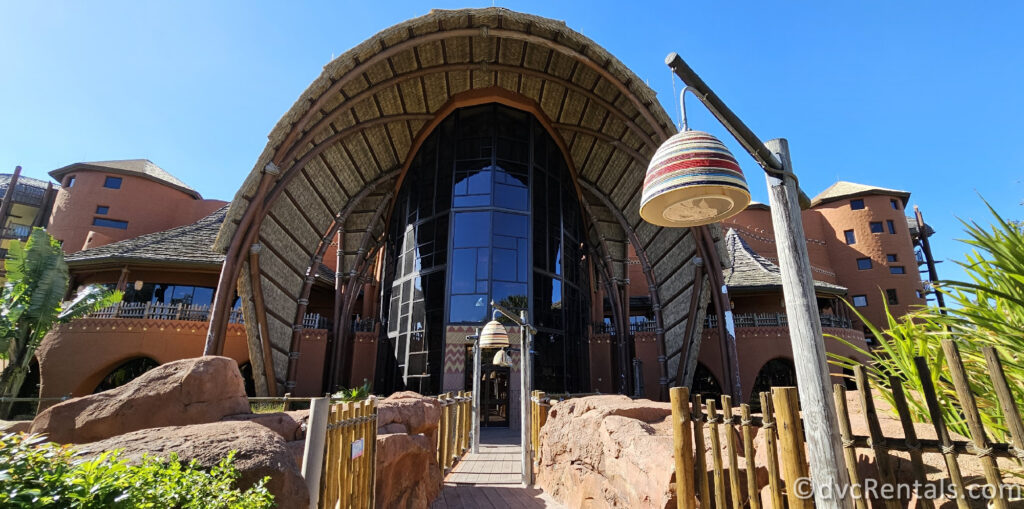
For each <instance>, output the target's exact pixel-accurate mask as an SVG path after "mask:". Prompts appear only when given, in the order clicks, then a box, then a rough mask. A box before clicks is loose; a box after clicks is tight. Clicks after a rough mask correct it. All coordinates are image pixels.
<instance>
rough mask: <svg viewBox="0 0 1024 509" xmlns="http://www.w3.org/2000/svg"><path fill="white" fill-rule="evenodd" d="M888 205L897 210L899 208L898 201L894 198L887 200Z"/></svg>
mask: <svg viewBox="0 0 1024 509" xmlns="http://www.w3.org/2000/svg"><path fill="white" fill-rule="evenodd" d="M889 205H890V206H892V209H893V210H899V209H900V202H898V201H896V200H889Z"/></svg>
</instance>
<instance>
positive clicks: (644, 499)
mask: <svg viewBox="0 0 1024 509" xmlns="http://www.w3.org/2000/svg"><path fill="white" fill-rule="evenodd" d="M671 414H672V410H671V407H670V406H669V404H668V403H656V402H653V401H648V400H631V399H630V398H628V397H626V396H590V397H585V398H575V399H569V400H566V401H562V402H557V403H554V404H553V405H552V407H551V410H550V412H549V414H548V419H547V422H546V423H545V424H544V427H543V428H541V430H540V435H539V438H538V440H539V442H540V452H539V458H538V461H539V463H540V468H539V472H538V475H537V483H538V485H539V486H540V487H541V488H542V489H543V490H544V491H545V492H547V493H548V494H550V495H551V496H552V497H554V498H555V499H557V500H558V501H560V502H562V503H563V504H565V505H566V506H568V507H592V508H601V507H637V508H666V507H674V505H675V496H674V495H675V494H674V493H673V482H674V463H673V456H672V426H671V421H670V419H669V416H670V415H671Z"/></svg>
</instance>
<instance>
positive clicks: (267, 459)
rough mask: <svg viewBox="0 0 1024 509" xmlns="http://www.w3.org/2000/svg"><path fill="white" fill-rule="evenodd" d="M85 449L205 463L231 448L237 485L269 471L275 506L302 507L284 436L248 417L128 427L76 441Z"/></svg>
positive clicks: (303, 492) (301, 485)
mask: <svg viewBox="0 0 1024 509" xmlns="http://www.w3.org/2000/svg"><path fill="white" fill-rule="evenodd" d="M77 449H78V450H79V451H80V452H81V453H83V454H85V455H87V456H91V455H95V454H99V453H101V452H103V451H111V450H114V449H121V450H122V452H121V455H120V458H121V459H126V460H128V461H130V462H139V461H140V460H141V459H142V456H143V455H144V454H149V455H151V456H159V457H166V456H167V455H169V454H170V453H172V452H174V453H177V454H178V457H179V458H180V459H181V460H182V461H183V462H188V461H191V460H193V459H194V460H196V461H198V462H199V465H201V466H202V467H204V468H210V467H213V466H214V465H216V464H217V463H218V462H220V461H221V460H222V459H223V458H225V457H227V455H228V453H229V452H230V451H232V450H234V451H237V452H236V454H235V467H236V468H238V470H239V472H240V473H241V476H240V478H239V479H238V487H240V488H241V489H247V488H249V487H250V486H252V485H253V484H254V483H255V482H257V481H259V480H260V479H262V478H264V477H266V476H270V480H269V481H268V482H267V488H268V489H269V490H270V492H271V493H273V494H274V501H275V503H276V504H277V507H279V508H296V509H297V508H306V507H308V506H309V492H308V490H307V488H306V483H305V481H304V480H303V478H302V474H301V473H300V471H299V468H300V467H299V465H296V464H295V461H294V459H293V455H292V452H291V451H290V450H289V448H288V446H287V445H286V443H285V441H284V439H282V438H281V436H280V435H278V434H277V433H275V432H273V431H271V430H269V429H267V428H266V427H264V426H260V425H258V424H255V423H252V422H245V421H242V422H213V423H208V424H195V425H190V426H172V427H164V428H150V429H144V430H139V431H133V432H131V433H126V434H124V435H119V436H115V437H112V438H108V439H106V440H101V441H98V442H92V443H89V444H85V445H82V446H79V447H77Z"/></svg>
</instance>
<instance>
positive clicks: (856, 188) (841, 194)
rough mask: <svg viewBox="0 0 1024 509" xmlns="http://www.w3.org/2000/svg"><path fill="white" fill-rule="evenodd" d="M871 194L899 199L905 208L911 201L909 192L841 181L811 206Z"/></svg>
mask: <svg viewBox="0 0 1024 509" xmlns="http://www.w3.org/2000/svg"><path fill="white" fill-rule="evenodd" d="M870 194H880V195H883V196H893V197H896V198H899V199H900V200H901V201H902V202H903V206H904V207H905V206H906V205H907V200H909V199H910V193H909V192H908V191H900V190H898V189H887V188H884V187H878V186H869V185H866V184H858V183H856V182H846V181H843V180H840V181H839V182H836V183H835V184H832V185H831V186H828V189H825V190H824V191H822V192H821V193H819V194H818V196H815V197H814V199H812V200H811V206H812V207H816V206H818V205H821V204H822V203H828V202H832V201H836V200H843V199H849V198H855V197H857V196H866V195H870Z"/></svg>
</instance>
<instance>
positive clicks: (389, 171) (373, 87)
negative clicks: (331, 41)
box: [215, 8, 718, 376]
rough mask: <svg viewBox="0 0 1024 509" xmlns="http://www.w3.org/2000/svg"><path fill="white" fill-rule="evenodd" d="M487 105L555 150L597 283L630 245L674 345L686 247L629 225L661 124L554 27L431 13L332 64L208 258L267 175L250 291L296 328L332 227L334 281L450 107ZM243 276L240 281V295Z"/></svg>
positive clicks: (280, 357) (281, 331) (638, 94)
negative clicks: (527, 119) (570, 178)
mask: <svg viewBox="0 0 1024 509" xmlns="http://www.w3.org/2000/svg"><path fill="white" fill-rule="evenodd" d="M486 102H499V103H503V104H506V105H508V106H512V107H516V108H519V109H523V110H526V111H529V112H531V113H533V114H534V115H535V116H536V117H537V118H538V119H539V120H540V121H541V123H542V124H544V125H545V126H546V127H547V128H548V129H549V131H550V132H551V134H552V137H553V138H554V139H555V140H556V142H558V143H560V144H561V145H562V147H563V150H564V151H565V154H566V155H567V159H568V163H569V166H570V171H571V172H572V173H573V174H574V175H575V176H576V181H577V183H578V184H579V189H578V190H579V192H580V198H581V202H582V205H583V208H584V215H585V216H586V217H587V218H588V220H587V221H588V226H589V231H588V236H589V240H590V242H589V245H591V246H596V247H595V249H596V250H597V251H599V252H597V253H594V258H593V259H597V260H600V261H601V262H603V263H601V264H600V266H601V269H602V270H603V271H604V272H603V273H604V274H606V276H605V279H611V280H618V281H623V280H625V279H626V278H627V277H628V270H627V269H628V267H627V266H626V264H627V261H628V260H627V259H628V246H629V243H630V240H629V238H630V237H631V236H632V237H633V238H634V239H635V243H636V244H638V245H639V246H640V247H641V248H642V250H643V251H644V252H645V253H646V256H647V258H648V259H649V260H650V265H651V266H650V272H649V273H650V274H651V277H652V278H653V279H654V280H655V284H654V285H653V286H655V287H656V291H657V293H658V295H659V296H660V312H661V313H663V315H664V325H665V334H666V337H667V338H668V343H669V350H672V349H673V346H672V345H673V343H674V342H681V341H682V336H683V331H684V330H685V325H686V320H687V319H688V317H687V313H688V311H687V310H688V309H689V307H690V306H689V305H688V303H689V299H690V296H691V293H692V292H691V289H692V286H693V285H692V284H691V283H692V278H693V272H692V271H689V270H680V268H682V267H684V266H685V264H686V263H687V262H688V261H689V260H690V259H691V258H692V257H693V256H694V251H695V244H694V241H693V238H692V236H690V235H689V230H688V229H669V228H659V227H656V226H653V225H650V224H648V223H646V222H644V221H643V220H642V219H641V218H640V215H639V202H640V194H641V186H642V184H643V179H644V175H645V171H646V167H647V164H648V162H649V160H650V157H651V155H652V154H653V153H654V151H655V150H656V149H657V147H658V146H659V145H660V143H661V142H662V141H663V140H664V139H666V138H667V137H668V136H670V135H671V134H672V133H674V132H675V127H674V126H673V123H672V120H671V119H670V118H669V116H668V115H667V114H666V113H665V111H664V110H663V109H662V107H661V105H660V104H659V103H658V102H657V100H656V98H655V94H654V92H653V91H652V90H651V89H650V88H649V87H647V86H646V85H645V84H644V81H643V80H642V79H640V78H639V77H637V76H636V75H635V74H633V73H632V72H631V71H630V70H629V69H627V68H626V67H625V66H624V65H623V64H622V63H621V62H619V61H618V60H617V59H616V58H615V57H613V56H612V55H611V54H609V53H608V52H607V51H605V50H604V49H603V48H601V46H599V45H598V44H597V43H595V42H594V41H592V40H590V39H588V38H587V37H585V36H583V35H581V34H580V33H578V32H575V31H573V30H572V29H570V28H568V27H567V26H566V25H565V23H564V22H561V21H556V20H551V19H546V18H541V17H538V16H532V15H528V14H522V13H518V12H513V11H510V10H507V9H502V8H487V9H464V10H452V11H442V10H435V11H431V12H430V13H429V14H427V15H425V16H422V17H419V18H415V19H411V20H408V21H406V22H403V23H400V24H398V25H395V26H393V27H391V28H388V29H385V30H384V31H382V32H380V33H378V34H377V35H374V36H373V37H371V38H370V39H368V40H367V41H365V42H363V43H362V44H360V45H358V46H356V47H355V48H353V49H351V50H349V51H347V52H346V53H344V54H342V55H341V56H339V57H338V58H336V59H335V60H334V61H332V62H330V63H329V64H327V65H326V66H325V67H324V70H323V73H322V74H321V75H320V77H319V78H317V79H316V80H315V81H314V82H313V83H312V84H311V85H310V87H309V88H308V89H307V90H306V91H305V92H303V94H302V95H301V96H300V97H299V98H298V100H297V101H296V102H295V104H294V105H293V106H292V108H291V109H290V110H289V111H288V112H287V113H285V115H284V116H283V117H282V118H281V120H280V121H279V122H278V123H277V125H276V126H275V127H274V129H273V130H272V131H271V132H270V134H269V135H268V138H269V142H268V143H267V145H266V148H265V149H264V151H263V153H262V154H261V155H260V157H259V158H258V160H257V162H256V165H255V167H254V168H253V170H252V172H251V173H250V174H249V176H248V177H247V178H246V180H245V182H244V183H243V184H242V186H241V188H240V189H239V191H238V193H237V194H236V195H235V197H234V200H233V201H232V203H231V207H230V209H229V210H228V213H227V219H226V220H225V222H224V226H223V228H222V229H221V232H220V235H219V236H218V238H217V242H216V244H215V248H216V249H217V250H219V251H221V252H227V251H228V248H229V246H230V245H231V243H232V240H233V238H234V236H235V235H236V229H237V228H238V224H239V222H240V221H241V220H242V218H243V216H245V215H246V211H247V210H248V209H249V208H250V204H251V201H252V200H253V197H254V195H256V194H257V192H258V189H259V184H260V181H261V179H262V178H263V175H264V170H265V168H268V165H270V163H273V164H272V165H270V166H269V168H270V170H269V172H268V173H269V174H270V175H273V176H271V177H268V179H270V180H269V184H268V185H269V189H270V190H269V191H268V192H267V194H266V195H265V196H266V197H264V198H262V205H261V207H265V208H254V210H263V211H265V213H266V215H265V216H259V217H257V218H256V219H255V221H256V225H257V226H256V227H255V228H256V231H257V232H258V234H257V237H256V238H254V242H259V243H260V244H262V245H263V246H265V247H267V249H265V250H264V251H262V252H261V255H260V272H261V274H262V278H263V279H265V281H264V282H263V284H261V285H260V286H261V287H262V288H263V293H264V299H263V301H264V302H265V303H266V306H267V307H268V309H273V310H274V312H273V313H272V314H273V315H274V316H278V317H291V316H295V311H296V308H297V301H298V299H300V298H302V297H301V295H300V294H301V293H302V289H303V288H304V281H305V273H306V272H308V271H309V267H311V266H313V263H315V260H316V258H317V256H318V252H319V251H318V246H322V245H323V243H324V242H331V232H332V231H333V230H332V228H333V226H334V225H335V224H336V223H340V224H341V226H343V228H344V236H343V238H342V244H343V246H344V256H343V264H342V267H341V268H339V270H340V271H342V272H343V273H348V272H349V271H350V270H353V269H354V267H356V266H357V265H358V264H359V263H360V262H359V259H360V258H359V257H360V256H362V255H363V253H362V252H360V251H359V248H360V246H366V245H367V244H368V243H367V242H364V240H365V237H366V236H367V235H370V236H371V238H372V239H376V238H379V236H380V234H381V232H382V231H383V227H384V225H383V217H381V214H377V213H375V211H376V210H379V209H378V207H377V205H378V204H379V203H380V202H381V201H382V200H389V199H390V195H389V194H388V193H389V192H392V191H394V190H397V189H398V187H399V186H400V185H401V179H402V178H403V175H402V171H403V168H404V167H405V165H406V163H407V162H408V161H409V160H411V158H412V156H413V155H414V153H415V150H416V148H417V147H418V143H420V142H421V141H422V140H423V139H424V138H425V137H426V136H427V135H428V134H429V132H430V131H431V130H432V129H433V127H434V126H435V125H436V124H437V123H439V122H440V121H441V120H443V119H444V118H445V117H446V116H447V115H448V114H449V113H450V112H451V111H453V110H454V109H456V108H458V107H462V106H469V105H473V104H481V103H486ZM277 171H280V174H279V175H278V174H276V172H277ZM361 193H363V194H361ZM367 193H368V194H367ZM390 208H391V207H390V206H388V205H385V206H384V207H383V211H384V215H385V216H386V213H387V212H388V211H390ZM257 216H258V215H257ZM254 217H255V216H254ZM253 228H254V227H250V228H247V229H246V232H248V231H249V230H251V229H253ZM713 231H714V234H715V235H717V234H718V229H717V228H715V229H714V230H713ZM370 245H372V242H371V243H370ZM241 249H246V247H243V248H241ZM248 277H249V276H248V274H247V273H246V272H245V271H243V272H242V276H241V278H242V280H243V281H241V283H240V288H241V289H242V291H243V294H244V293H245V292H246V291H248V289H249V288H251V285H250V282H249V281H246V278H248ZM243 297H245V295H243ZM243 302H248V301H247V300H243ZM270 314H271V313H268V315H270ZM291 327H292V324H290V323H283V322H280V321H279V320H277V319H270V324H269V325H268V329H269V336H270V339H271V343H272V345H273V346H274V363H275V370H276V371H278V372H279V375H278V376H281V375H280V371H281V370H282V369H284V366H285V365H286V364H287V357H286V356H285V355H284V354H283V353H282V352H287V351H288V349H289V345H290V337H291V331H292V328H291ZM250 337H256V336H255V334H252V335H250ZM251 346H253V347H256V346H257V345H251ZM254 371H256V370H255V369H254Z"/></svg>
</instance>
